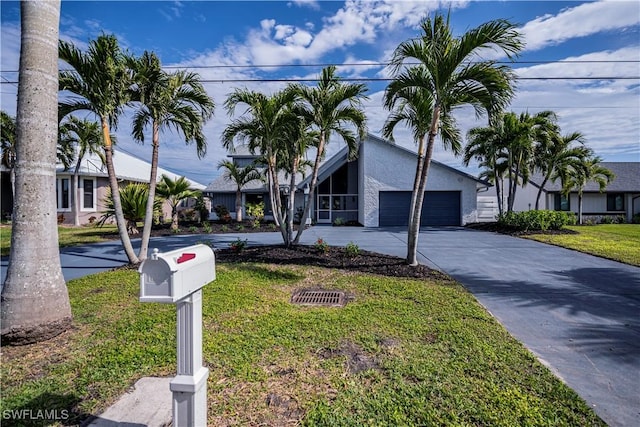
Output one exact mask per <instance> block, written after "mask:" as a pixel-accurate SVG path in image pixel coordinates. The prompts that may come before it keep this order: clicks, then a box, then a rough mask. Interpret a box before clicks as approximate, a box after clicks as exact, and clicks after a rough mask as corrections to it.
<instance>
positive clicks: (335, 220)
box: [333, 217, 345, 227]
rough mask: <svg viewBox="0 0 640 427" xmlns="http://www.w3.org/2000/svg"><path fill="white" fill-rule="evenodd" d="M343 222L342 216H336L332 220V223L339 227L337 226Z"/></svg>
mask: <svg viewBox="0 0 640 427" xmlns="http://www.w3.org/2000/svg"><path fill="white" fill-rule="evenodd" d="M344 224H345V221H344V218H342V217H337V218H336V219H334V220H333V225H335V226H338V227H339V226H341V225H344Z"/></svg>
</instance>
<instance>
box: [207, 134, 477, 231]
mask: <svg viewBox="0 0 640 427" xmlns="http://www.w3.org/2000/svg"><path fill="white" fill-rule="evenodd" d="M231 157H232V158H234V161H238V160H239V161H240V162H242V161H243V160H242V159H246V158H247V157H248V156H247V155H246V154H234V155H231ZM416 160H417V154H416V153H415V152H413V151H411V150H408V149H406V148H403V147H400V146H398V145H395V144H393V143H391V142H389V141H386V140H383V139H381V138H378V137H375V136H373V135H367V137H366V138H365V140H364V141H362V142H361V144H360V148H359V155H358V158H357V159H355V160H353V161H351V162H348V161H347V148H346V147H345V148H343V149H342V150H340V151H339V152H338V153H336V154H335V155H334V156H332V157H331V158H329V159H327V160H326V161H325V162H324V163H323V164H322V166H321V167H320V171H319V176H318V185H317V189H316V194H314V195H309V194H305V189H307V188H308V184H309V182H310V180H311V177H310V176H307V177H306V178H305V179H304V180H301V181H299V184H298V186H297V187H298V191H297V192H296V205H297V206H303V205H304V200H305V199H307V198H308V199H309V200H311V202H312V203H313V209H312V215H311V217H312V219H313V221H315V222H317V223H320V224H321V223H327V224H330V223H333V222H335V221H336V219H338V218H340V219H342V220H343V221H345V222H348V221H357V222H358V223H360V224H361V225H364V226H365V227H390V226H406V225H407V224H408V219H409V204H410V202H411V190H412V187H413V181H414V178H415V166H416ZM488 186H490V184H489V183H487V182H484V181H481V180H478V179H477V178H475V177H473V176H471V175H468V174H466V173H464V172H461V171H459V170H457V169H455V168H452V167H450V166H447V165H445V164H443V163H440V162H438V161H435V160H433V161H432V162H431V168H430V169H429V177H428V181H427V189H426V194H425V200H424V204H423V211H422V221H421V224H422V225H423V226H430V225H443V226H445V225H454V226H459V225H464V224H466V223H469V222H476V221H477V220H478V211H477V202H476V193H477V191H478V189H482V188H486V187H488ZM242 193H243V205H244V203H246V202H247V201H265V202H266V203H267V204H268V198H269V196H268V192H267V187H266V184H264V183H259V182H256V183H250V184H249V185H247V187H246V188H244V189H243V191H242ZM205 195H206V196H208V197H210V198H211V199H212V206H215V205H218V204H224V205H225V206H227V208H230V207H232V206H233V205H234V200H235V186H234V184H233V183H228V182H226V183H225V180H224V178H222V177H220V178H217V179H216V180H215V181H213V182H212V183H211V184H209V186H207V189H206V190H205ZM230 210H231V208H230ZM268 210H270V208H269V209H268Z"/></svg>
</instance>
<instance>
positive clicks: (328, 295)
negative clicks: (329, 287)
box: [291, 290, 346, 307]
mask: <svg viewBox="0 0 640 427" xmlns="http://www.w3.org/2000/svg"><path fill="white" fill-rule="evenodd" d="M291 302H292V303H293V304H298V305H320V306H324V307H344V305H345V304H346V300H345V296H344V292H342V291H324V290H302V291H298V292H296V293H295V294H293V296H292V297H291Z"/></svg>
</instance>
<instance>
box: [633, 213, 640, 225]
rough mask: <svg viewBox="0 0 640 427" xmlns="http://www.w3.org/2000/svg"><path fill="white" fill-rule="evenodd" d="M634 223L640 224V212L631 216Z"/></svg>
mask: <svg viewBox="0 0 640 427" xmlns="http://www.w3.org/2000/svg"><path fill="white" fill-rule="evenodd" d="M631 222H632V223H633V224H640V213H637V214H635V215H634V216H633V218H631Z"/></svg>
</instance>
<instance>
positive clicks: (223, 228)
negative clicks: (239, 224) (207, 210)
mask: <svg viewBox="0 0 640 427" xmlns="http://www.w3.org/2000/svg"><path fill="white" fill-rule="evenodd" d="M220 230H222V232H223V233H226V232H227V231H229V227H228V226H226V225H223V226H222V227H220Z"/></svg>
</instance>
